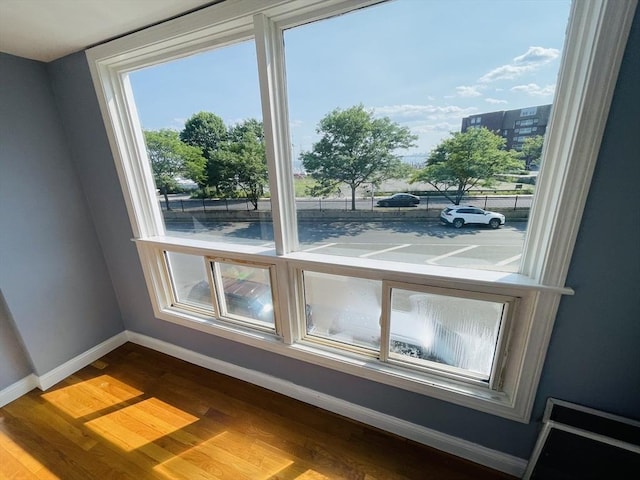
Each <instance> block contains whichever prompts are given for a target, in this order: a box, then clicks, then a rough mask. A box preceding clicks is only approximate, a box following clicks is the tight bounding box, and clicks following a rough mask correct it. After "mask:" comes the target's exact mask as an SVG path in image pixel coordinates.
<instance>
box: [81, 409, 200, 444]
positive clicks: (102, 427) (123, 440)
mask: <svg viewBox="0 0 640 480" xmlns="http://www.w3.org/2000/svg"><path fill="white" fill-rule="evenodd" d="M197 420H198V418H197V417H194V416H193V415H189V414H188V413H186V412H183V411H182V410H180V409H177V408H175V407H173V406H171V405H169V404H167V403H164V402H162V401H161V400H158V399H157V398H150V399H148V400H143V401H141V402H138V403H136V404H135V405H131V406H129V407H125V408H121V409H120V410H118V411H116V412H113V413H109V414H107V415H103V416H102V417H100V418H96V419H95V420H91V421H89V422H87V423H85V425H86V426H87V427H89V428H90V429H91V430H93V431H94V432H96V433H98V434H100V435H101V436H103V437H104V438H106V439H107V440H109V441H110V442H112V443H114V444H115V445H117V446H118V447H120V448H122V449H123V450H126V451H131V450H134V449H137V448H140V447H142V446H144V445H147V444H148V443H151V442H153V441H154V440H157V439H159V438H161V437H164V436H166V435H169V434H171V433H173V432H177V431H178V430H180V429H182V428H184V427H186V426H187V425H189V424H191V423H194V422H196V421H197Z"/></svg>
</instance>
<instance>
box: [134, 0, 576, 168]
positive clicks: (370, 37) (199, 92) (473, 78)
mask: <svg viewBox="0 0 640 480" xmlns="http://www.w3.org/2000/svg"><path fill="white" fill-rule="evenodd" d="M569 8H570V1H569V0H486V1H483V0H446V1H444V0H440V1H438V0H396V1H393V2H390V3H386V4H382V5H378V6H374V7H370V8H367V9H364V10H360V11H357V12H354V13H351V14H347V15H342V16H339V17H336V18H332V19H328V20H324V21H319V22H314V23H312V24H308V25H304V26H301V27H297V28H294V29H291V30H288V31H286V32H285V56H286V69H287V89H288V95H289V99H288V101H289V119H290V125H291V129H290V130H291V136H292V146H293V152H294V157H297V156H298V154H299V152H300V151H301V150H308V149H310V148H311V147H312V145H313V142H314V141H315V140H317V138H318V136H317V134H316V133H315V128H316V126H317V124H318V122H319V120H320V119H321V118H322V117H323V116H324V115H326V114H327V113H328V112H330V111H332V110H333V109H335V108H342V109H344V108H349V107H351V106H353V105H357V104H363V105H364V106H365V107H366V108H369V109H372V110H373V111H374V112H375V114H376V115H377V116H387V117H389V118H391V119H392V120H393V121H396V122H398V123H400V124H401V125H404V126H407V127H408V128H410V129H411V130H412V132H413V133H415V134H416V135H418V137H419V139H418V141H417V145H416V147H415V148H413V149H411V150H410V151H407V152H399V153H404V154H418V155H420V154H426V153H428V152H429V151H430V150H431V149H432V148H433V147H435V146H436V145H437V144H438V143H439V141H440V140H441V139H442V138H444V137H446V136H447V135H448V133H449V132H451V131H459V129H460V123H461V119H462V118H463V117H465V116H468V115H470V114H476V113H482V112H491V111H496V110H510V109H515V108H522V107H527V106H534V105H543V104H548V103H551V102H552V100H553V93H554V89H555V84H556V80H557V72H558V68H559V65H560V57H561V50H562V46H563V42H564V35H565V30H566V24H567V19H568V15H569ZM130 78H131V83H132V86H133V91H134V96H135V99H136V104H137V108H138V113H139V115H140V118H141V122H142V125H143V127H144V128H146V129H159V128H174V129H176V130H180V129H181V128H182V127H183V126H184V122H185V120H186V119H187V118H189V117H190V116H191V115H192V114H194V113H197V112H199V111H211V112H214V113H216V114H217V115H219V116H220V117H222V118H223V119H224V120H225V122H226V123H227V124H234V123H237V122H239V121H242V120H243V119H246V118H258V119H261V116H262V114H261V108H260V99H259V90H258V75H257V70H256V57H255V47H254V45H253V43H252V42H245V43H242V44H237V45H233V46H230V47H225V48H222V49H218V50H214V51H211V52H207V53H203V54H199V55H195V56H192V57H188V58H184V59H181V60H177V61H174V62H170V63H167V64H163V65H159V66H155V67H151V68H147V69H145V70H141V71H139V72H134V73H132V74H131V75H130Z"/></svg>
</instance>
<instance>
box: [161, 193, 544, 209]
mask: <svg viewBox="0 0 640 480" xmlns="http://www.w3.org/2000/svg"><path fill="white" fill-rule="evenodd" d="M381 198H384V197H373V198H371V197H359V198H357V199H356V210H360V211H363V210H389V209H398V208H401V209H402V208H406V207H378V206H377V204H376V202H377V201H378V200H380V199H381ZM532 198H533V195H473V196H465V197H463V199H462V200H461V202H460V204H461V205H473V206H476V207H480V208H483V209H485V210H491V209H499V210H505V209H507V210H508V209H513V210H516V209H518V208H530V207H531V202H532ZM158 201H159V202H160V207H161V208H162V210H167V204H166V202H165V201H164V198H162V197H160V198H158ZM451 204H452V202H451V201H450V200H449V199H447V198H446V197H445V196H440V195H439V196H436V195H426V196H423V197H420V204H418V205H417V206H416V207H413V208H417V209H420V210H427V211H428V210H442V209H443V208H445V207H446V206H448V205H451ZM168 209H169V210H173V211H176V212H194V211H200V212H209V211H211V212H215V211H252V210H254V207H253V204H252V203H251V202H250V201H249V200H247V199H245V198H238V199H230V198H229V199H195V198H186V197H180V198H176V197H170V199H169V208H168ZM296 209H298V210H315V211H327V210H342V211H348V210H351V198H345V197H342V198H298V199H296ZM257 210H258V211H270V210H271V202H270V200H269V199H262V200H260V201H259V202H258V209H257Z"/></svg>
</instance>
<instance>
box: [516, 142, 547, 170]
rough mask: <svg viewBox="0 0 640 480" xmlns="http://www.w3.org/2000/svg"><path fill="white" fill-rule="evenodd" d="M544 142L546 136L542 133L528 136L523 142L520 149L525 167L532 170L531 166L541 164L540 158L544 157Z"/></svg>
mask: <svg viewBox="0 0 640 480" xmlns="http://www.w3.org/2000/svg"><path fill="white" fill-rule="evenodd" d="M543 143H544V136H542V135H536V136H534V137H528V138H526V139H525V140H524V142H523V143H522V149H521V150H520V158H521V159H522V160H524V167H525V168H526V169H527V170H531V167H538V166H540V158H541V157H542V145H543Z"/></svg>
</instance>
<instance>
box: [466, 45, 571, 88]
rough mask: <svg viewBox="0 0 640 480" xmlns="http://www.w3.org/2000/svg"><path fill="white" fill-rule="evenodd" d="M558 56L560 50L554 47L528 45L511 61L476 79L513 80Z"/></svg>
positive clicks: (482, 81) (483, 81) (490, 80)
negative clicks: (526, 48) (527, 47)
mask: <svg viewBox="0 0 640 480" xmlns="http://www.w3.org/2000/svg"><path fill="white" fill-rule="evenodd" d="M559 56H560V50H558V49H556V48H544V47H529V49H528V50H527V51H526V52H525V53H523V54H522V55H518V56H517V57H515V58H514V59H513V60H512V61H511V63H508V64H506V65H502V66H500V67H496V68H494V69H493V70H491V71H490V72H488V73H486V74H484V75H483V76H482V77H480V79H479V80H478V81H479V82H481V83H489V82H495V81H496V80H513V79H514V78H518V77H520V76H522V75H524V74H525V73H529V72H533V71H535V70H538V69H539V68H540V67H542V66H543V65H546V64H547V63H549V62H552V61H553V60H555V59H556V58H558V57H559Z"/></svg>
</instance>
